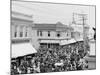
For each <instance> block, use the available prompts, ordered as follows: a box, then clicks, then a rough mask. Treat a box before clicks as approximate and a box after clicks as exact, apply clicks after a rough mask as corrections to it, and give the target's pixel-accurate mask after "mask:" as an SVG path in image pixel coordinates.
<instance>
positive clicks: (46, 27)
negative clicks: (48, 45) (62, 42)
mask: <svg viewBox="0 0 100 75" xmlns="http://www.w3.org/2000/svg"><path fill="white" fill-rule="evenodd" d="M34 25H35V26H34V28H37V29H38V30H55V31H57V30H59V29H60V30H67V29H73V28H72V27H70V26H67V25H64V24H62V23H61V22H57V23H55V24H48V23H41V24H38V23H35V24H34Z"/></svg>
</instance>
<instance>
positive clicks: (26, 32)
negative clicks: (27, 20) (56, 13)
mask: <svg viewBox="0 0 100 75" xmlns="http://www.w3.org/2000/svg"><path fill="white" fill-rule="evenodd" d="M27 34H28V30H27V27H26V32H25V37H27Z"/></svg>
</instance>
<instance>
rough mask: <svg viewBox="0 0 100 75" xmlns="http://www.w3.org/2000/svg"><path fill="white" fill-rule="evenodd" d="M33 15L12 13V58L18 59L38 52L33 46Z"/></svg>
mask: <svg viewBox="0 0 100 75" xmlns="http://www.w3.org/2000/svg"><path fill="white" fill-rule="evenodd" d="M32 19H33V18H32V15H27V14H23V13H18V12H14V11H12V14H11V56H12V58H16V57H18V56H24V55H27V54H31V53H34V52H36V50H35V49H34V48H33V46H32V26H33V20H32Z"/></svg>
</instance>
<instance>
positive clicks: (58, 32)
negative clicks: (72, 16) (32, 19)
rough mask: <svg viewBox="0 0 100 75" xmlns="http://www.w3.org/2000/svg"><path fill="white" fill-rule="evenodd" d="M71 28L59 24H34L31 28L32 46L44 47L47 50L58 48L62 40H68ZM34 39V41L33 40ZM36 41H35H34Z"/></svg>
mask: <svg viewBox="0 0 100 75" xmlns="http://www.w3.org/2000/svg"><path fill="white" fill-rule="evenodd" d="M72 32H73V28H72V27H70V26H67V25H63V24H62V23H61V22H58V23H56V24H45V23H44V24H38V23H36V24H34V26H33V33H34V35H33V41H35V42H37V44H35V42H33V44H34V46H35V47H36V46H38V44H39V45H45V46H47V47H48V48H50V47H52V46H59V45H60V42H61V41H62V40H70V39H71V36H72V35H71V33H72ZM34 39H35V40H34ZM36 40H37V41H36Z"/></svg>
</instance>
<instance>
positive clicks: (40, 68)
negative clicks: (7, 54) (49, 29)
mask: <svg viewBox="0 0 100 75" xmlns="http://www.w3.org/2000/svg"><path fill="white" fill-rule="evenodd" d="M86 55H87V52H86V51H84V45H83V42H76V43H73V44H69V45H65V46H57V47H51V48H47V47H46V46H40V48H39V49H38V52H37V53H36V54H35V55H34V57H32V58H30V59H26V58H27V57H23V59H21V61H20V64H19V65H17V63H16V62H12V64H11V74H12V75H16V74H28V73H47V72H62V71H76V70H86V69H88V61H86V60H85V59H84V57H85V56H86Z"/></svg>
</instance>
